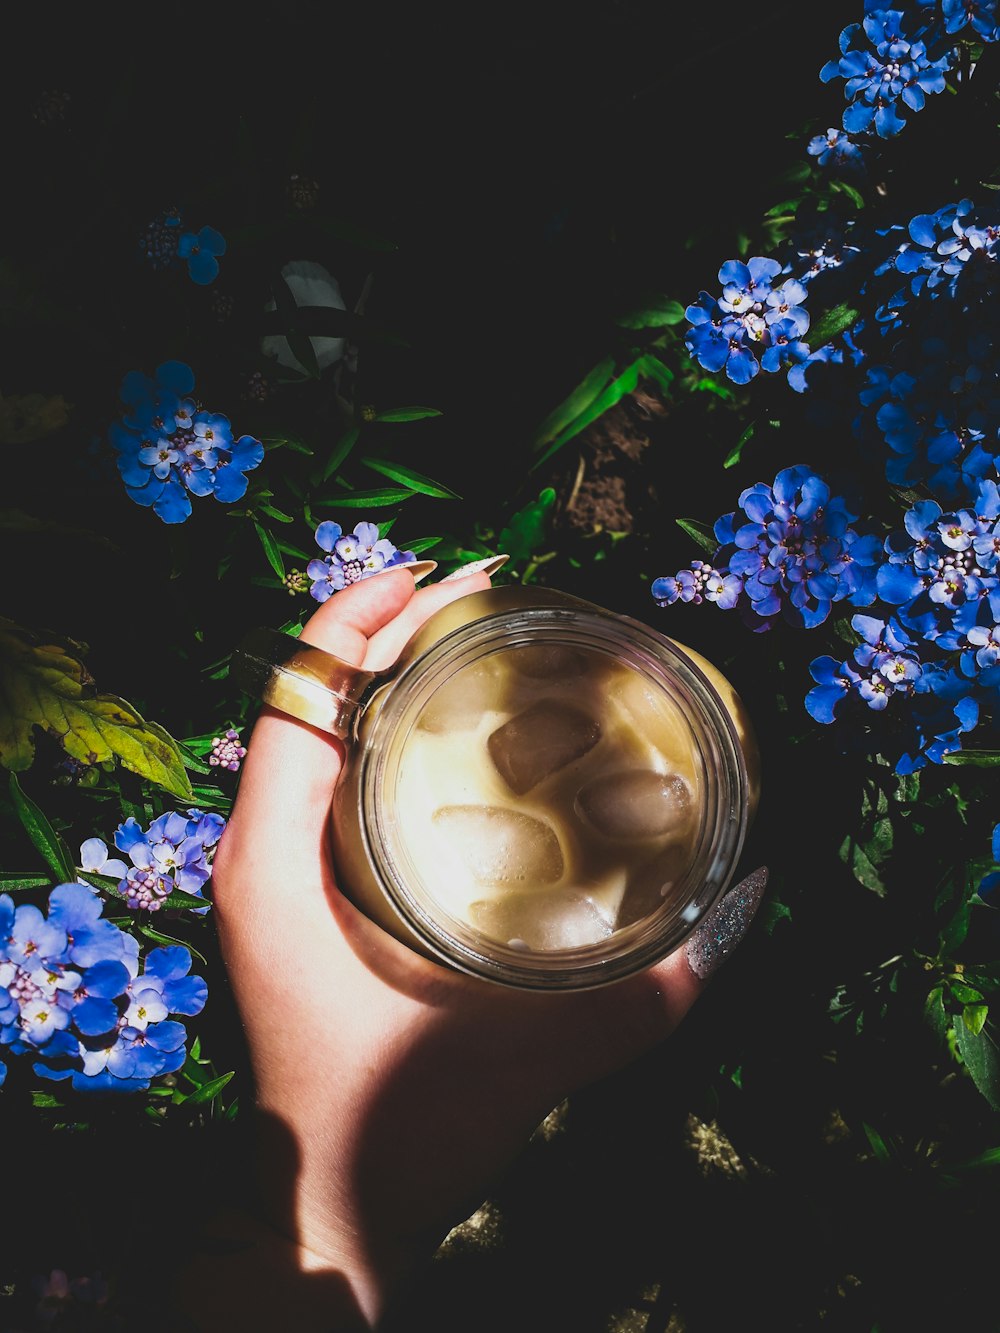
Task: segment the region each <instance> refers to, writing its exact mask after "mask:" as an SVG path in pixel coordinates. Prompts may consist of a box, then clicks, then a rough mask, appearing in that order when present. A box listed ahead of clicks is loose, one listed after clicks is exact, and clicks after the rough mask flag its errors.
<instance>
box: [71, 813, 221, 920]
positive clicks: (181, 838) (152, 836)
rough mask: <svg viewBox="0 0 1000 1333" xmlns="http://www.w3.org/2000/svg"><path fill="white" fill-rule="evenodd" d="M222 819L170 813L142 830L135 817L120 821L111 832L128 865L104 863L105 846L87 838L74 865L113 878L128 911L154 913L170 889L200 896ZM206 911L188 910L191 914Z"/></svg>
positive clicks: (204, 911) (201, 895)
mask: <svg viewBox="0 0 1000 1333" xmlns="http://www.w3.org/2000/svg"><path fill="white" fill-rule="evenodd" d="M225 828H226V821H225V820H224V819H223V818H222V816H221V815H214V814H206V813H204V812H203V811H201V810H194V809H192V810H188V811H186V812H185V813H183V814H182V813H180V812H179V811H177V810H171V811H169V812H168V813H166V814H163V815H160V816H159V817H158V818H157V819H154V820H153V822H152V823H151V824H150V826H149V828H147V829H145V830H143V829H142V828H140V826H139V824H138V822H137V821H136V820H135V819H131V818H130V819H126V820H125V822H124V823H123V824H119V825H118V828H117V830H116V831H115V846H116V847H117V848H118V850H119V851H120V852H124V853H125V854H126V856H127V857H128V858H129V860H130V861H131V862H132V865H131V867H126V866H125V864H124V862H122V861H107V860H104V859H103V858H105V857H106V856H107V848H106V847H105V845H104V843H103V842H102V841H101V840H100V838H91V839H89V841H87V842H85V843H84V844H83V846H82V847H81V849H80V854H81V861H80V865H81V867H82V868H83V869H84V870H94V871H96V872H97V873H98V874H102V875H116V874H117V875H119V876H120V882H119V885H118V888H119V890H120V891H121V893H122V894H123V895H124V897H125V901H126V903H127V904H128V906H129V907H130V908H132V910H133V911H136V912H138V911H147V912H157V911H159V910H160V908H161V907H162V906H163V904H164V901H165V899H166V898H168V897H169V895H170V894H171V893H172V892H173V891H174V889H180V890H181V892H182V893H190V894H192V895H193V896H194V897H196V898H204V896H205V895H204V893H203V889H204V886H205V884H206V882H207V881H208V879H209V877H210V876H211V873H212V870H211V859H210V858H211V855H212V851H213V849H214V848H215V846H216V844H217V843H218V841H219V839H220V838H221V837H222V834H223V832H224V831H225ZM208 910H209V908H208V905H207V904H206V906H205V907H193V908H192V909H191V911H192V912H193V913H194V914H195V915H197V916H204V914H205V913H206V912H207V911H208Z"/></svg>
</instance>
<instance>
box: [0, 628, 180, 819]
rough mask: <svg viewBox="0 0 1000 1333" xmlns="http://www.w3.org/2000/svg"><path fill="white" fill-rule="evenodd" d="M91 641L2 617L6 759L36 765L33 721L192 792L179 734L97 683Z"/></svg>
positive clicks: (69, 748)
mask: <svg viewBox="0 0 1000 1333" xmlns="http://www.w3.org/2000/svg"><path fill="white" fill-rule="evenodd" d="M85 651H86V648H85V645H83V644H80V643H76V642H74V641H73V640H72V639H59V638H57V637H56V636H55V635H48V634H47V635H46V636H45V637H42V636H40V635H38V634H35V633H33V632H32V631H31V630H27V629H24V628H22V627H21V626H20V625H16V624H14V622H13V621H11V620H6V619H4V618H3V617H0V763H2V764H3V765H4V767H5V768H8V769H10V770H11V771H13V772H21V771H23V770H24V769H26V768H30V767H31V764H32V762H33V760H34V757H35V735H34V729H35V727H41V728H43V729H44V730H45V731H48V732H50V733H51V734H52V735H54V736H55V737H56V739H57V740H58V741H59V742H60V744H61V745H62V747H63V749H64V750H65V751H66V753H67V754H69V755H72V757H73V758H74V759H79V760H80V761H81V762H82V763H87V764H98V763H103V762H106V761H107V760H109V759H117V760H118V761H119V762H120V763H122V764H123V765H124V766H125V768H128V769H130V770H131V771H132V772H133V773H138V774H139V775H140V777H144V778H146V779H148V780H149V781H150V782H152V783H155V784H156V785H157V786H159V787H163V788H164V789H165V790H166V791H169V792H171V793H172V794H173V795H175V796H180V797H183V798H184V799H185V800H193V799H194V793H193V792H192V791H191V782H190V779H189V778H188V775H187V771H186V770H185V767H184V762H183V759H182V758H181V752H180V748H179V746H178V744H177V742H176V741H175V740H174V739H173V737H172V736H170V735H169V734H168V733H167V732H166V731H164V729H163V728H162V727H161V726H159V725H158V724H157V723H156V722H146V721H145V720H144V719H143V718H142V717H140V715H139V714H138V713H137V712H136V710H135V709H134V708H133V707H132V705H131V704H129V703H126V701H125V700H124V699H119V698H118V697H117V695H114V694H104V693H101V692H99V691H98V690H97V688H96V685H95V683H94V679H93V677H92V676H91V674H90V672H89V671H88V670H87V668H86V667H85V666H84V664H83V661H82V660H81V655H82V653H83V652H85Z"/></svg>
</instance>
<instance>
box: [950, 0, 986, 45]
mask: <svg viewBox="0 0 1000 1333" xmlns="http://www.w3.org/2000/svg"><path fill="white" fill-rule="evenodd" d="M941 13H942V15H943V17H944V30H945V32H961V30H962V29H963V28H964V27H965V26H966V25H967V24H969V23H971V24H972V26H973V28H975V30H976V32H977V33H978V34H979V35H980V37H982V39H983V41H985V42H995V41H996V40H997V38H998V37H1000V27H998V26H997V5H996V0H943V4H942V6H941Z"/></svg>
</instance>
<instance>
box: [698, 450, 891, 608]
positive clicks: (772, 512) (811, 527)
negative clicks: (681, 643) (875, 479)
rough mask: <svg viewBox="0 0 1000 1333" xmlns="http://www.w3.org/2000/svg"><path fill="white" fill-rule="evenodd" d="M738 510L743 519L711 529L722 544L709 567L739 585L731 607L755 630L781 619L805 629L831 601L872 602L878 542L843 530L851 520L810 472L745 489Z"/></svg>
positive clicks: (729, 518) (727, 518)
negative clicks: (737, 581)
mask: <svg viewBox="0 0 1000 1333" xmlns="http://www.w3.org/2000/svg"><path fill="white" fill-rule="evenodd" d="M739 505H740V509H742V510H743V515H739V516H738V515H737V512H736V511H735V510H734V511H733V513H731V514H724V515H723V516H722V517H721V518H720V519H718V520H717V522H716V524H715V536H716V539H717V540H718V541H719V542H720V543H721V545H720V547H719V549H718V550H717V551H716V553H715V556H714V559H713V562H712V563H713V565H715V566H716V567H718V568H720V569H724V570H726V571H728V573H729V574H731V575H735V576H736V577H737V578H738V579H739V580H740V582H741V583H742V589H741V596H740V597H739V598H738V600H737V602H736V603H733V604H734V605H737V606H739V607H740V608H741V609H742V610H743V611H744V618H745V619H747V620H748V623H751V624H752V625H753V626H754V628H758V629H766V628H768V627H769V626H770V624H771V622H772V621H774V620H775V619H776V618H777V617H778V616H781V617H783V618H784V619H785V620H787V621H789V622H790V623H792V624H794V625H799V626H802V627H804V628H806V629H812V628H814V627H815V626H816V625H820V624H822V623H823V621H824V620H826V618H827V617H828V616H829V614H830V610H831V607H832V606H833V604H834V602H840V601H848V602H850V603H851V605H853V606H867V605H869V604H870V603H871V602H873V601H874V600H875V570H876V566H877V564H878V561H879V553H880V545H881V544H880V541H879V539H878V537H877V536H875V535H874V534H872V535H868V536H863V535H862V534H860V533H859V532H857V531H856V530H855V529H854V528H852V527H851V526H850V525H851V523H852V522H854V520H855V519H856V518H857V515H856V514H854V513H851V512H850V510H849V509H848V507H847V503H846V501H845V500H844V499H843V498H842V497H841V496H832V495H831V492H830V487H829V486H828V484H827V483H826V482H825V481H824V480H823V478H822V477H820V476H818V475H817V473H815V472H814V471H813V470H812V469H811V468H809V467H806V466H804V465H799V466H796V467H789V468H784V469H783V470H782V471H781V472H779V473H778V475H777V476H776V477H775V479H774V481H773V483H772V484H771V485H767V484H766V483H765V482H757V483H756V484H755V485H753V486H749V487H747V489H746V490H745V491H743V493H742V495H741V496H740V498H739ZM744 515H745V517H744Z"/></svg>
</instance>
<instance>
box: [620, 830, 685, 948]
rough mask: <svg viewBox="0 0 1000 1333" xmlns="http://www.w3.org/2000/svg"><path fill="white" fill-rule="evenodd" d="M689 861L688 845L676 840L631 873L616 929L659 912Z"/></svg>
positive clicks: (623, 895)
mask: <svg viewBox="0 0 1000 1333" xmlns="http://www.w3.org/2000/svg"><path fill="white" fill-rule="evenodd" d="M690 860H691V847H690V846H689V844H688V843H685V842H675V843H671V844H670V846H669V847H665V848H664V849H663V851H662V852H658V853H657V855H656V856H654V857H653V859H652V860H651V861H647V862H646V864H645V865H644V866H640V868H639V869H638V870H637V871H635V872H634V874H632V875H630V876H629V879H628V883H627V884H626V885H625V892H624V893H623V894H622V900H621V903H620V905H619V907H618V914H617V916H616V917H615V930H622V929H623V928H624V927H625V926H631V925H632V924H633V922H635V921H642V920H643V918H645V917H647V916H650V915H652V913H653V912H656V911H659V909H660V908H662V907H663V904H664V903H665V902H667V901H668V900H669V898H670V896H671V894H672V893H673V890H674V887H675V885H676V884H677V883H678V881H679V880H680V879H681V878H682V876H683V875H684V872H685V870H686V869H687V867H688V863H689V862H690Z"/></svg>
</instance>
